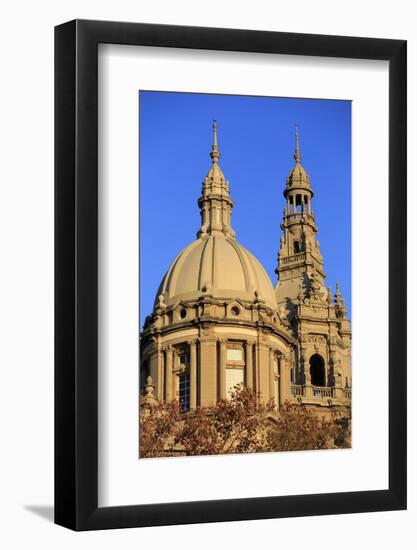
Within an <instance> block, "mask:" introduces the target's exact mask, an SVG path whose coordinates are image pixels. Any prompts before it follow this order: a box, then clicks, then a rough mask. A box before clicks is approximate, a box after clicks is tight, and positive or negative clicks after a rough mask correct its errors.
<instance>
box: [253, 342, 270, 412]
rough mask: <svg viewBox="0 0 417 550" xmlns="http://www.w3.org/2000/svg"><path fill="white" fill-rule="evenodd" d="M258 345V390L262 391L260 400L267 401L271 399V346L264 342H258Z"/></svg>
mask: <svg viewBox="0 0 417 550" xmlns="http://www.w3.org/2000/svg"><path fill="white" fill-rule="evenodd" d="M257 347H258V353H257V359H258V365H257V369H256V370H257V375H258V380H257V391H258V392H259V393H260V401H261V402H263V403H266V402H267V401H268V399H269V370H270V369H269V366H270V365H269V347H268V346H267V345H266V344H264V343H258V345H257Z"/></svg>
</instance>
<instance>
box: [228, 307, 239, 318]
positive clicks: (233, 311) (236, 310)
mask: <svg viewBox="0 0 417 550" xmlns="http://www.w3.org/2000/svg"><path fill="white" fill-rule="evenodd" d="M230 312H231V314H232V315H233V316H234V317H237V316H238V315H239V313H240V309H239V308H238V307H237V306H233V307H232V309H231V310H230Z"/></svg>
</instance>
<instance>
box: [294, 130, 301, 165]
mask: <svg viewBox="0 0 417 550" xmlns="http://www.w3.org/2000/svg"><path fill="white" fill-rule="evenodd" d="M294 160H295V162H297V163H299V162H300V160H301V153H300V141H299V135H298V124H296V125H295V153H294Z"/></svg>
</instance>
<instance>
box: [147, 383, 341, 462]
mask: <svg viewBox="0 0 417 550" xmlns="http://www.w3.org/2000/svg"><path fill="white" fill-rule="evenodd" d="M140 411H141V412H140V441H139V447H140V457H141V458H150V457H158V456H159V457H161V456H181V455H186V456H192V455H218V454H232V453H256V452H267V451H296V450H309V449H329V448H342V447H350V420H349V419H348V418H346V417H343V416H341V415H340V414H339V415H338V414H336V413H331V414H327V415H324V416H320V415H318V414H317V413H315V412H313V411H312V410H309V409H307V408H306V407H305V406H304V405H302V404H298V403H297V404H294V403H288V402H286V403H284V404H283V405H282V406H281V407H280V411H279V414H277V412H276V411H274V406H273V403H272V402H271V403H268V404H266V405H263V404H261V403H260V402H259V400H258V399H257V396H256V395H255V394H254V393H253V392H251V391H250V390H249V389H248V388H246V387H241V386H236V387H235V388H234V391H233V392H232V393H231V395H230V397H229V399H225V400H221V401H219V402H218V403H217V404H216V406H215V407H212V408H210V409H208V408H198V409H197V410H195V411H190V412H188V413H185V414H184V413H182V412H181V408H180V404H179V402H178V401H173V402H171V403H168V404H161V403H152V404H149V403H147V402H146V400H144V399H142V400H141V408H140Z"/></svg>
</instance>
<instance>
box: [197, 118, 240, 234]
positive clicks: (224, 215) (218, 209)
mask: <svg viewBox="0 0 417 550" xmlns="http://www.w3.org/2000/svg"><path fill="white" fill-rule="evenodd" d="M210 157H211V160H212V165H211V167H210V170H209V173H208V174H207V176H206V177H205V178H204V182H203V188H202V190H201V196H200V198H199V199H198V206H199V207H200V215H201V227H200V229H199V231H198V233H197V237H199V238H200V237H201V238H203V237H207V236H209V235H212V234H214V233H216V234H223V235H225V236H226V237H231V238H234V236H235V232H234V231H233V229H232V227H231V214H232V208H233V200H232V198H231V197H230V191H229V183H228V181H227V180H226V178H225V177H224V174H223V172H222V169H221V168H220V165H219V158H220V152H219V146H218V143H217V122H216V120H213V145H212V146H211V153H210Z"/></svg>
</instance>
